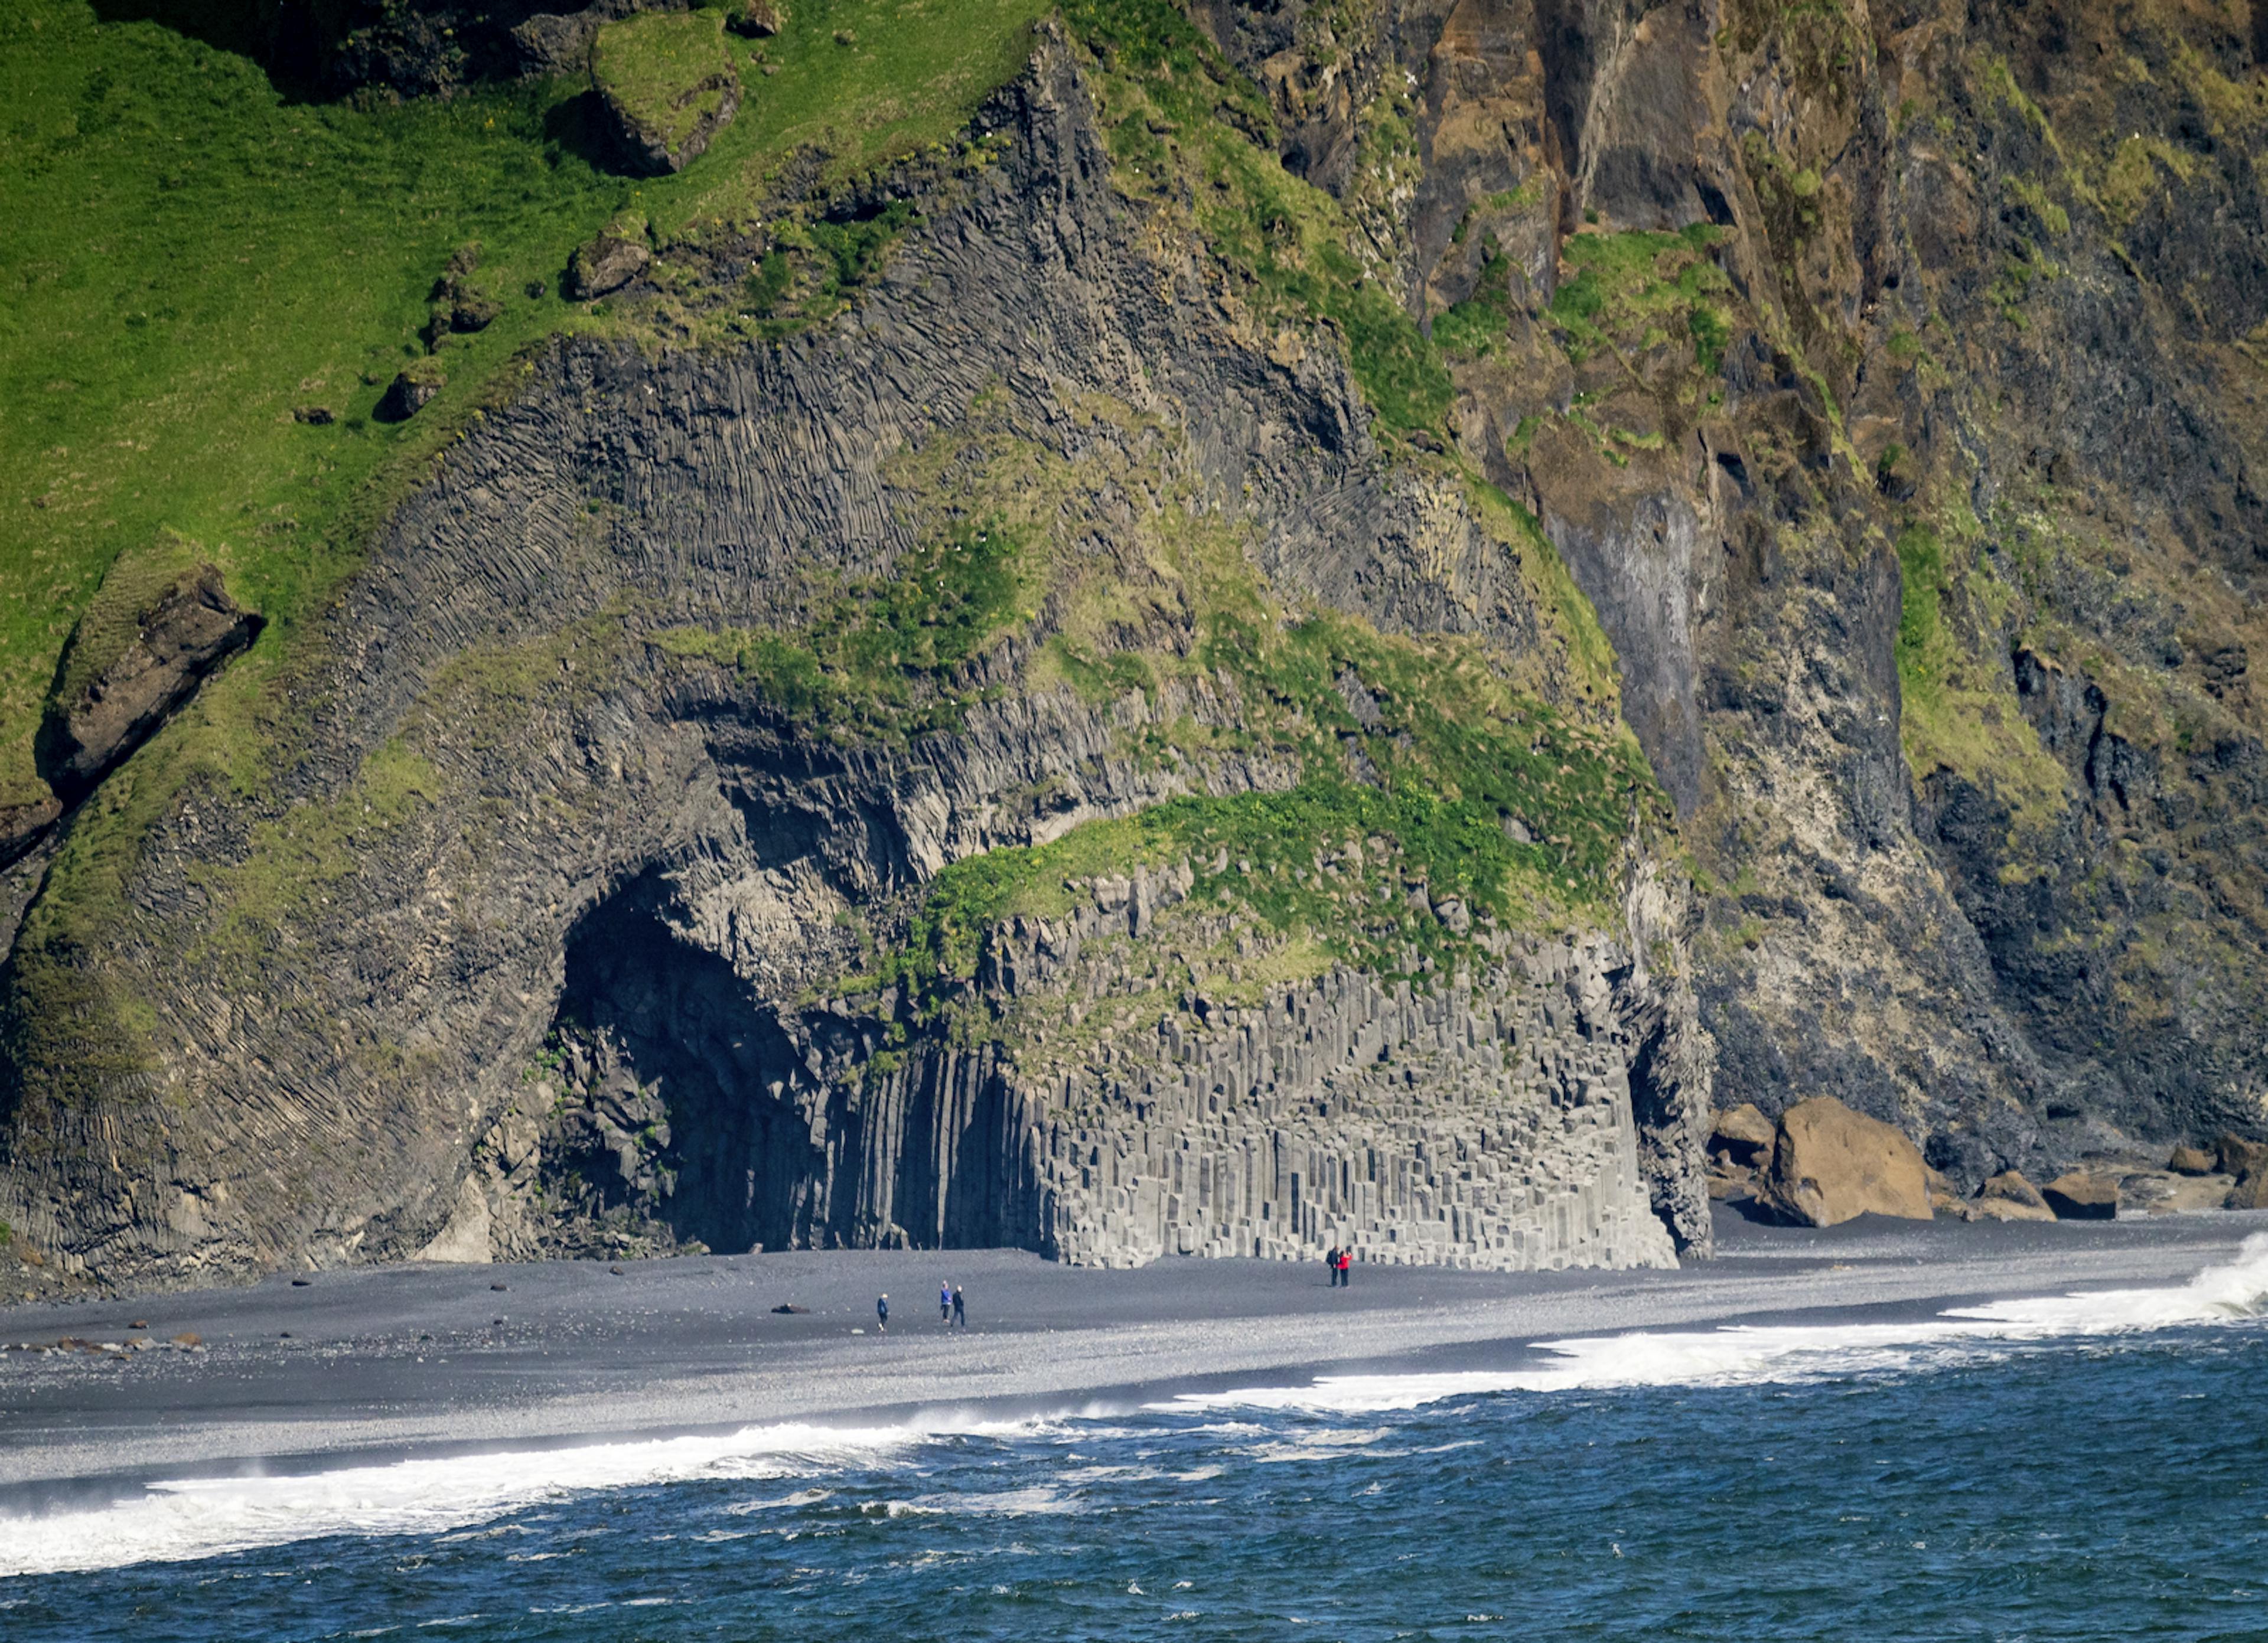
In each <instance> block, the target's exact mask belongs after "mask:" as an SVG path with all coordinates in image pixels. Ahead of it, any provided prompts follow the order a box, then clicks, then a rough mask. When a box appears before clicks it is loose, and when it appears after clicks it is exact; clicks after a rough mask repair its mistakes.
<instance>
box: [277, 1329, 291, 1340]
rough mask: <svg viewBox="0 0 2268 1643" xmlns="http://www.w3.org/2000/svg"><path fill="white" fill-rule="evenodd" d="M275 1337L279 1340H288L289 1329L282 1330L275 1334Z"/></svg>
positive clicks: (289, 1337)
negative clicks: (277, 1334)
mask: <svg viewBox="0 0 2268 1643" xmlns="http://www.w3.org/2000/svg"><path fill="white" fill-rule="evenodd" d="M276 1339H277V1340H279V1341H288V1340H290V1339H291V1330H284V1332H283V1333H282V1334H281V1335H279V1336H277V1337H276Z"/></svg>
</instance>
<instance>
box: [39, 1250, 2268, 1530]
mask: <svg viewBox="0 0 2268 1643" xmlns="http://www.w3.org/2000/svg"><path fill="white" fill-rule="evenodd" d="M2263 1231H2268V1213H2260V1212H2252V1213H2238V1212H2221V1213H2216V1214H2213V1215H2210V1216H2178V1217H2171V1216H2169V1217H2160V1218H2156V1219H2150V1220H2144V1221H2132V1222H2107V1223H2105V1222H2094V1223H2088V1222H2068V1223H2058V1224H2053V1225H2045V1224H2025V1223H2014V1224H2008V1225H1993V1224H1962V1223H1957V1222H1946V1221H1940V1222H1928V1223H1925V1222H1899V1221H1887V1220H1881V1219H1875V1218H1872V1217H1869V1218H1866V1219H1862V1220H1860V1221H1858V1222H1852V1223H1850V1224H1848V1225H1846V1226H1845V1227H1835V1228H1830V1229H1828V1230H1826V1231H1810V1230H1808V1229H1793V1228H1767V1227H1756V1226H1753V1225H1751V1224H1749V1223H1746V1222H1743V1221H1742V1220H1740V1219H1738V1218H1737V1217H1736V1216H1734V1215H1732V1214H1731V1213H1730V1212H1723V1211H1720V1212H1719V1254H1718V1255H1717V1256H1715V1257H1714V1258H1712V1259H1711V1260H1708V1261H1705V1262H1695V1263H1692V1264H1688V1265H1685V1266H1683V1267H1681V1268H1679V1269H1677V1270H1675V1271H1594V1270H1579V1271H1560V1272H1545V1273H1495V1272H1469V1271H1449V1270H1445V1269H1433V1268H1424V1267H1368V1268H1365V1267H1358V1268H1357V1269H1356V1271H1355V1281H1354V1285H1353V1286H1352V1287H1351V1289H1348V1290H1345V1291H1335V1290H1332V1289H1330V1288H1329V1286H1327V1284H1326V1282H1325V1279H1324V1275H1323V1273H1322V1270H1321V1267H1320V1265H1319V1264H1289V1263H1280V1262H1262V1261H1204V1260H1196V1259H1181V1260H1174V1261H1167V1262H1160V1263H1157V1264H1152V1265H1151V1266H1148V1267H1143V1268H1137V1269H1132V1270H1124V1269H1120V1270H1101V1269H1093V1268H1071V1267H1062V1266H1057V1265H1054V1264H1050V1263H1048V1262H1045V1261H1042V1260H1041V1259H1040V1258H1039V1257H1037V1256H1032V1255H1029V1254H1027V1253H1024V1252H1020V1251H1008V1250H943V1251H938V1250H924V1251H910V1252H906V1251H864V1250H859V1251H826V1252H796V1253H782V1254H773V1255H763V1256H691V1257H679V1258H675V1259H672V1260H668V1261H658V1262H651V1263H625V1264H622V1266H621V1271H620V1272H619V1273H617V1272H615V1271H613V1270H612V1269H610V1268H609V1267H608V1265H605V1264H597V1263H589V1262H575V1263H565V1262H562V1263H547V1264H533V1265H521V1266H456V1267H431V1266H427V1267H372V1268H358V1269H352V1270H350V1271H335V1272H325V1273H318V1274H313V1275H308V1276H307V1277H306V1278H304V1279H303V1280H302V1282H301V1284H300V1286H294V1285H293V1282H292V1280H291V1279H290V1278H287V1277H283V1276H278V1277H276V1278H270V1279H268V1280H265V1281H263V1282H262V1283H261V1284H259V1285H256V1286H252V1287H249V1288H236V1289H227V1290H214V1291H195V1292H168V1293H163V1294H158V1295H151V1296H144V1297H139V1298H136V1297H128V1298H123V1299H106V1300H100V1301H86V1302H80V1303H72V1304H60V1305H57V1304H48V1305H32V1306H18V1307H13V1308H0V1345H14V1344H16V1343H20V1342H34V1343H36V1342H40V1341H43V1340H44V1341H47V1342H49V1343H52V1342H54V1341H55V1340H56V1339H57V1338H58V1337H76V1338H79V1339H84V1340H91V1341H103V1342H111V1341H115V1342H128V1341H131V1340H133V1339H135V1338H136V1337H146V1338H150V1339H151V1340H154V1341H164V1340H166V1339H167V1338H168V1337H171V1336H173V1334H175V1333H176V1332H178V1331H180V1330H195V1331H196V1332H197V1333H199V1334H200V1335H201V1336H203V1339H204V1342H205V1345H204V1346H203V1350H200V1351H195V1352H181V1351H175V1350H170V1349H164V1350H159V1349H151V1350H146V1351H142V1352H133V1353H131V1354H130V1355H129V1356H128V1357H125V1358H123V1359H120V1358H114V1357H111V1356H107V1355H103V1356H97V1355H93V1354H89V1353H86V1352H76V1351H75V1352H69V1353H52V1352H51V1353H48V1354H45V1355H42V1354H39V1353H26V1352H16V1351H11V1352H4V1353H0V1516H4V1515H10V1514H20V1513H22V1512H25V1511H39V1510H42V1509H45V1508H47V1507H52V1506H55V1505H61V1504H77V1505H85V1504H87V1503H88V1502H89V1500H90V1499H99V1498H100V1497H102V1496H104V1495H112V1496H117V1495H123V1494H127V1493H131V1492H136V1491H137V1490H138V1489H139V1488H140V1487H141V1486H142V1485H144V1484H146V1483H148V1482H149V1481H151V1480H152V1479H154V1478H157V1477H186V1476H224V1477H225V1476H230V1475H245V1474H253V1473H259V1472H278V1473H280V1472H298V1471H311V1470H329V1469H331V1468H333V1467H337V1466H343V1465H349V1464H354V1465H367V1464H372V1463H379V1462H386V1461H390V1460H398V1459H404V1458H409V1457H411V1456H426V1455H448V1454H465V1453H471V1452H479V1451H482V1450H491V1449H504V1448H509V1449H513V1450H521V1451H525V1450H534V1449H544V1448H564V1447H571V1446H577V1445H582V1444H589V1443H600V1442H607V1441H625V1440H649V1439H653V1438H659V1437H667V1436H676V1435H684V1434H694V1433H731V1432H733V1431H736V1430H739V1429H741V1428H745V1427H750V1426H770V1425H777V1424H782V1423H789V1422H821V1423H832V1424H836V1425H866V1426H873V1425H877V1424H889V1425H899V1424H913V1425H920V1424H922V1423H924V1422H927V1423H930V1424H932V1426H939V1427H943V1426H951V1425H959V1424H967V1423H968V1422H970V1421H973V1420H977V1419H1009V1418H1031V1417H1034V1416H1040V1415H1045V1414H1049V1413H1062V1412H1072V1411H1080V1410H1093V1409H1095V1408H1097V1407H1125V1406H1130V1405H1133V1404H1141V1403H1147V1402H1157V1401H1160V1400H1162V1399H1165V1398H1167V1397H1170V1396H1175V1395H1176V1394H1178V1393H1182V1392H1189V1391H1197V1392H1208V1391H1210V1392H1218V1391H1220V1390H1224V1389H1230V1388H1235V1389H1244V1388H1249V1387H1255V1386H1303V1385H1306V1384H1307V1383H1308V1382H1310V1381H1313V1380H1314V1379H1315V1378H1317V1377H1318V1376H1322V1375H1337V1374H1409V1373H1420V1372H1423V1373H1456V1372H1463V1371H1469V1370H1474V1369H1487V1370H1499V1369H1503V1368H1506V1367H1511V1366H1513V1365H1515V1364H1521V1363H1524V1362H1531V1361H1533V1360H1534V1359H1535V1351H1534V1348H1535V1345H1536V1344H1537V1343H1539V1342H1543V1341H1550V1340H1556V1339H1565V1338H1569V1337H1585V1336H1600V1335H1614V1334H1621V1333H1627V1332H1631V1331H1652V1330H1666V1329H1693V1328H1710V1327H1714V1326H1721V1325H1724V1324H1729V1323H1742V1324H1749V1325H1754V1324H1761V1323H1788V1322H1802V1323H1837V1322H1867V1323H1895V1322H1903V1321H1907V1320H1913V1319H1920V1318H1926V1317H1929V1316H1933V1315H1935V1314H1937V1313H1940V1312H1942V1311H1944V1310H1945V1309H1947V1308H1952V1307H1959V1306H1964V1305H1976V1304H1979V1303H1982V1302H1985V1301H1991V1300H2009V1299H2016V1298H2021V1297H2028V1296H2035V1295H2043V1294H2062V1293H2068V1292H2070V1291H2073V1290H2079V1291H2084V1290H2088V1289H2117V1288H2126V1287H2159V1286H2173V1285H2178V1284H2181V1283H2183V1282H2185V1281H2186V1280H2187V1279H2188V1278H2191V1277H2193V1276H2194V1275H2195V1274H2196V1273H2198V1271H2203V1270H2205V1268H2208V1267H2211V1266H2213V1265H2216V1264H2221V1263H2223V1262H2226V1261H2227V1260H2228V1259H2229V1258H2231V1257H2232V1256H2234V1255H2235V1252H2236V1250H2237V1249H2238V1248H2239V1247H2240V1246H2241V1245H2242V1242H2243V1241H2244V1240H2245V1239H2246V1238H2247V1237H2248V1236H2250V1235H2251V1234H2256V1233H2260V1232H2263ZM941 1278H952V1279H954V1281H956V1282H959V1283H961V1284H962V1285H963V1286H964V1287H965V1288H966V1289H967V1291H968V1297H969V1317H970V1325H971V1327H970V1328H969V1329H968V1330H966V1331H965V1332H964V1331H956V1330H949V1329H946V1328H942V1327H940V1325H939V1322H938V1319H937V1316H936V1315H935V1312H934V1310H933V1308H934V1303H935V1300H936V1294H937V1285H938V1283H939V1280H940V1279H941ZM497 1285H502V1286H504V1288H503V1289H502V1290H498V1289H497V1288H495V1287H494V1286H497ZM883 1291H887V1293H889V1294H890V1297H891V1307H892V1312H891V1317H892V1325H891V1328H890V1330H889V1332H888V1333H887V1335H878V1334H876V1333H875V1330H874V1317H873V1298H874V1296H875V1294H876V1293H880V1292H883ZM784 1304H788V1305H797V1306H801V1307H805V1308H808V1309H807V1310H806V1311H803V1312H799V1313H792V1314H782V1313H777V1312H775V1311H774V1310H773V1308H775V1307H777V1306H780V1305H784ZM137 1319H139V1320H145V1321H146V1322H147V1323H148V1324H149V1326H150V1327H149V1328H148V1330H145V1331H136V1330H128V1329H127V1328H126V1325H127V1324H128V1323H130V1322H132V1321H135V1320H137ZM497 1319H501V1320H502V1322H501V1323H497V1322H495V1320H497ZM287 1330H288V1331H289V1337H288V1338H286V1337H285V1331H287Z"/></svg>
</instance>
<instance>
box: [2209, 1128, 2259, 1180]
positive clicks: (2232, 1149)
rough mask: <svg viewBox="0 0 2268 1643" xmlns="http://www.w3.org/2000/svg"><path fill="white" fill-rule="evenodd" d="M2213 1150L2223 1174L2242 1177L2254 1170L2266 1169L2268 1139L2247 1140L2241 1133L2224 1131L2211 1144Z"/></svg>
mask: <svg viewBox="0 0 2268 1643" xmlns="http://www.w3.org/2000/svg"><path fill="white" fill-rule="evenodd" d="M2213 1154H2214V1157H2215V1160H2216V1161H2218V1162H2219V1164H2220V1173H2221V1174H2222V1175H2235V1176H2238V1177H2240V1178H2242V1177H2243V1176H2245V1175H2250V1174H2252V1173H2253V1172H2254V1171H2255V1170H2260V1169H2268V1141H2248V1140H2246V1139H2245V1138H2243V1137H2242V1136H2241V1135H2237V1134H2235V1133H2225V1134H2223V1135H2222V1136H2221V1138H2220V1139H2219V1140H2218V1141H2215V1142H2214V1143H2213Z"/></svg>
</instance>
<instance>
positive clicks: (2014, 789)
mask: <svg viewBox="0 0 2268 1643" xmlns="http://www.w3.org/2000/svg"><path fill="white" fill-rule="evenodd" d="M1897 552H1898V570H1899V574H1900V595H1899V597H1900V603H1899V613H1898V639H1897V660H1898V689H1899V696H1900V712H1899V718H1898V733H1899V737H1900V740H1901V742H1902V743H1903V745H1904V749H1905V755H1906V763H1907V765H1908V767H1909V768H1910V769H1911V770H1912V771H1913V774H1914V779H1915V780H1917V781H1923V780H1926V779H1927V778H1928V777H1930V776H1932V775H1933V774H1934V773H1936V772H1937V771H1939V770H1949V771H1951V772H1953V773H1954V774H1955V775H1957V776H1959V777H1962V779H1964V780H1966V781H1969V782H1970V783H1972V784H1974V785H1977V786H1978V787H1981V788H1985V789H1988V790H1990V791H1992V792H1995V793H1997V794H1999V797H2000V799H2002V800H2003V801H2004V802H2005V803H2007V805H2008V806H2009V807H2010V809H2011V811H2012V812H2013V813H2014V816H2015V819H2016V821H2017V823H2018V825H2019V826H2037V825H2041V824H2043V823H2045V822H2047V821H2050V820H2051V819H2053V818H2054V817H2055V816H2057V815H2059V814H2061V812H2062V809H2063V806H2064V802H2065V798H2066V777H2065V772H2064V768H2063V766H2062V765H2061V764H2059V763H2057V762H2056V760H2055V758H2054V756H2053V755H2051V754H2049V753H2048V752H2047V750H2046V749H2045V748H2042V747H2041V746H2040V740H2039V735H2038V733H2037V732H2036V731H2035V730H2034V729H2033V728H2032V723H2031V721H2030V720H2029V719H2028V718H2025V717H2024V715H2023V711H2022V710H2021V706H2020V705H2019V704H2018V703H2017V701H2016V695H2015V691H2014V688H2013V686H2012V685H2011V684H2010V683H2009V682H2008V680H2007V669H2006V664H2005V663H2004V662H2002V661H2000V660H1999V659H1998V658H1992V657H1980V656H1978V655H1977V654H1974V653H1972V651H1971V647H1970V645H1967V644H1964V643H1963V642H1962V637H1961V631H1960V630H1959V629H1958V628H1957V627H1956V625H1955V623H1954V622H1952V621H1951V620H1949V619H1948V617H1949V612H1948V605H1949V604H1950V603H1952V602H1953V601H1955V600H1956V599H1957V600H1958V601H1959V603H1960V605H1961V607H1962V611H1963V614H1964V615H1969V614H1970V608H1971V607H1972V606H1974V605H1977V604H1979V603H1985V604H1989V603H1991V602H1992V600H1991V599H1990V597H1989V595H1990V592H1991V590H1978V589H1975V588H1972V587H1971V586H1970V582H1971V580H1972V578H1974V577H1976V576H1979V575H1983V574H1984V572H1983V571H1981V569H1979V568H1977V567H1973V566H1970V565H1968V564H1965V563H1963V562H1962V560H1963V559H1964V558H1965V556H1964V555H1961V554H1960V549H1959V547H1958V544H1955V545H1954V546H1953V547H1952V548H1949V547H1948V543H1947V542H1946V541H1945V539H1944V538H1943V537H1941V536H1940V534H1939V533H1938V532H1937V531H1936V530H1935V529H1934V528H1933V527H1930V526H1929V525H1927V524H1924V523H1918V522H1917V523H1912V524H1909V525H1908V526H1906V527H1905V528H1904V530H1902V531H1900V532H1899V534H1898V538H1897ZM1980 595H1982V597H1980ZM1963 625H1966V624H1965V623H1964V624H1963Z"/></svg>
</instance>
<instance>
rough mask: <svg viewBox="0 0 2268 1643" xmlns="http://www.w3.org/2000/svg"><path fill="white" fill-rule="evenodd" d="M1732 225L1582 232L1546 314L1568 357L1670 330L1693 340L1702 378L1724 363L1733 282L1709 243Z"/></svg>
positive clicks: (1648, 341)
mask: <svg viewBox="0 0 2268 1643" xmlns="http://www.w3.org/2000/svg"><path fill="white" fill-rule="evenodd" d="M1728 232H1730V231H1729V230H1727V229H1723V228H1719V227H1717V226H1715V225H1712V224H1709V223H1696V224H1695V225H1692V226H1691V227H1690V228H1688V229H1686V230H1684V231H1683V232H1681V233H1675V234H1670V233H1654V232H1631V233H1617V234H1609V233H1580V234H1577V235H1575V236H1574V237H1573V238H1572V239H1569V240H1568V241H1567V244H1566V248H1565V253H1564V255H1565V258H1566V261H1567V263H1568V265H1569V266H1570V267H1571V268H1572V269H1574V270H1575V273H1574V276H1573V277H1572V278H1571V279H1569V280H1567V281H1566V282H1565V284H1562V285H1561V286H1560V287H1559V289H1558V290H1557V291H1555V292H1553V293H1552V297H1551V311H1550V312H1551V319H1552V321H1553V323H1554V324H1555V325H1557V327H1558V328H1559V330H1560V332H1561V333H1562V335H1563V337H1564V339H1565V347H1566V350H1567V353H1568V357H1570V358H1571V359H1572V360H1574V361H1575V362H1576V363H1577V364H1580V363H1581V362H1582V360H1583V359H1584V357H1586V356H1587V355H1589V354H1592V353H1596V352H1601V351H1609V350H1612V351H1617V352H1620V353H1623V354H1625V355H1627V354H1633V353H1638V352H1642V351H1643V350H1646V348H1648V347H1650V346H1653V344H1655V343H1659V342H1663V341H1667V340H1668V339H1669V338H1671V337H1673V336H1679V337H1684V338H1690V340H1691V342H1692V343H1693V346H1694V351H1695V355H1696V357H1697V364H1698V365H1699V368H1700V371H1701V373H1702V374H1703V375H1704V376H1711V377H1713V376H1715V375H1716V374H1717V373H1718V372H1719V371H1720V370H1721V369H1722V368H1723V366H1724V360H1725V348H1726V344H1727V343H1728V342H1729V341H1730V339H1731V336H1732V322H1731V319H1730V317H1729V313H1728V311H1727V305H1726V303H1725V301H1724V298H1725V296H1726V294H1727V292H1729V291H1731V289H1732V281H1731V279H1730V277H1729V276H1727V274H1726V273H1725V271H1724V269H1720V268H1719V267H1718V266H1717V265H1716V263H1715V262H1712V261H1711V259H1710V255H1709V248H1710V247H1712V246H1713V245H1714V244H1716V242H1717V241H1718V240H1719V239H1724V238H1725V237H1726V236H1727V233H1728Z"/></svg>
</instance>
